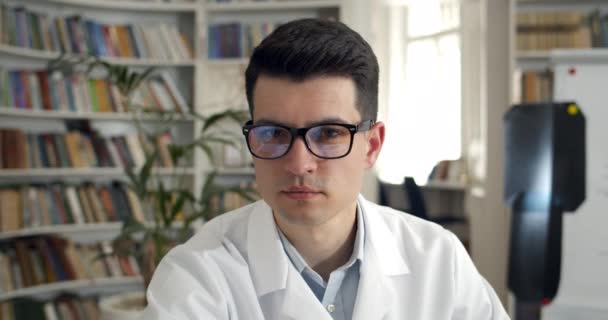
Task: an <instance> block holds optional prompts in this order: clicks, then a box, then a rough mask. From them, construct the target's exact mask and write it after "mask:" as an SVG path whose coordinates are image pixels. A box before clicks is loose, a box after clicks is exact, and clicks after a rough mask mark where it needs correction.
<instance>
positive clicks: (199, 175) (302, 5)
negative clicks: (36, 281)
mask: <svg viewBox="0 0 608 320" xmlns="http://www.w3.org/2000/svg"><path fill="white" fill-rule="evenodd" d="M0 1H1V2H2V3H6V4H8V5H10V6H17V5H18V6H24V7H25V8H28V9H32V10H34V11H37V12H45V13H48V15H49V17H53V16H55V15H64V16H65V15H72V14H78V15H81V16H83V17H87V18H92V19H94V20H97V21H100V22H102V23H109V24H126V23H134V24H139V23H141V24H142V25H143V24H146V25H150V24H153V23H155V22H157V23H168V24H174V25H177V27H178V29H179V31H180V32H182V33H184V35H185V36H186V38H187V39H188V41H189V42H190V45H191V47H192V48H193V50H194V57H193V59H190V60H180V61H174V60H157V59H135V58H106V57H104V58H102V59H104V60H106V61H108V62H110V63H112V64H119V65H127V66H132V67H134V68H139V69H142V68H144V67H150V66H153V67H156V68H159V69H163V70H168V71H169V72H170V73H171V75H172V76H174V78H176V81H177V83H176V84H177V86H178V88H179V89H180V90H181V91H182V94H183V95H184V96H185V97H186V100H187V102H188V104H189V105H191V106H192V107H193V109H194V110H195V111H196V112H198V113H200V114H209V113H211V112H214V111H220V110H225V109H226V108H240V109H246V108H247V107H246V98H245V91H244V79H243V71H244V68H245V66H246V64H247V63H248V59H247V58H230V59H208V58H207V56H208V55H207V50H208V48H207V46H208V43H207V39H208V30H209V25H210V24H212V23H214V22H217V21H237V22H238V21H252V20H253V21H260V20H262V21H263V20H265V19H269V20H273V19H274V20H276V19H278V18H280V19H282V20H285V19H287V20H290V19H295V18H304V17H313V16H317V17H328V16H330V17H333V18H335V19H338V20H342V17H341V15H342V14H343V9H342V6H343V3H342V1H341V0H283V1H276V0H271V1H264V2H255V1H251V2H240V1H239V2H232V3H213V2H209V1H206V0H205V1H203V0H201V1H193V2H184V3H181V2H162V1H157V2H151V1H146V2H143V1H122V0H20V1H18V0H0ZM60 55H61V53H60V52H48V51H41V50H35V49H28V48H21V47H15V46H10V45H7V44H3V43H0V66H2V67H5V68H8V69H41V68H44V67H45V65H46V64H47V63H48V62H49V61H50V60H53V59H56V58H58V57H59V56H60ZM73 119H87V120H89V121H90V122H91V123H92V124H93V126H94V127H95V128H96V129H98V130H100V128H101V130H106V129H107V130H109V131H111V132H116V131H117V130H118V131H120V130H122V129H124V128H125V127H127V126H128V125H127V124H129V123H131V121H132V120H133V119H132V115H131V114H126V113H93V112H88V113H85V112H70V111H45V110H20V109H16V108H14V107H13V106H0V128H3V127H5V126H4V125H6V124H10V125H9V126H8V127H9V128H11V127H12V128H15V127H17V128H23V129H24V130H25V131H28V128H36V129H37V130H34V131H36V132H39V130H43V129H40V127H43V128H44V127H49V126H50V127H57V125H58V124H61V123H62V122H63V121H66V120H73ZM138 119H140V120H143V121H144V122H146V123H147V124H151V125H153V123H154V121H156V120H155V117H154V116H152V115H150V116H148V115H144V116H141V117H138ZM178 121H179V122H178V125H177V126H176V129H177V130H179V132H180V137H181V138H185V139H186V140H194V139H196V138H197V137H198V132H200V130H201V128H202V124H201V122H200V121H198V120H197V119H194V118H191V117H184V118H181V119H179V120H178ZM49 123H52V125H49ZM216 170H217V172H219V175H220V176H221V177H222V179H224V180H228V181H232V182H235V181H239V180H241V181H242V179H247V180H250V179H252V177H253V175H254V171H253V169H252V168H249V167H247V168H223V167H220V168H216ZM210 171H211V170H210V164H209V163H208V162H207V161H206V157H205V156H204V154H203V153H202V152H201V151H197V152H196V154H195V157H194V161H193V163H192V165H191V166H188V167H185V168H181V167H180V168H156V169H153V174H154V175H158V176H160V177H163V178H171V176H172V175H175V174H176V173H180V174H181V173H185V174H186V175H188V180H189V181H190V183H191V184H192V186H191V187H192V190H193V191H194V193H195V194H196V193H198V192H199V191H200V189H201V188H202V186H203V184H204V181H205V176H206V175H207V174H208V173H209V172H210ZM120 178H126V175H125V173H124V170H123V169H122V168H48V169H19V170H8V169H0V185H1V184H6V183H11V184H14V183H19V184H22V183H35V182H47V181H60V180H66V181H82V182H84V181H90V180H94V181H97V180H114V179H120ZM121 226H122V223H120V222H114V223H98V224H66V225H52V226H43V227H37V228H29V229H23V230H16V231H8V232H0V243H7V242H10V241H11V240H12V239H15V238H21V237H31V236H37V235H49V234H53V235H61V236H64V237H66V238H70V239H72V240H74V241H78V242H93V241H101V240H109V239H112V238H113V237H114V236H116V235H117V234H118V232H119V231H120V229H121ZM142 288H143V286H142V279H141V278H139V277H124V278H108V279H94V280H78V281H68V282H60V283H52V284H45V285H41V286H36V287H29V288H24V289H20V290H16V291H13V292H8V293H2V294H0V301H3V300H9V299H13V298H20V297H34V298H39V299H49V298H51V297H53V296H54V295H56V294H57V293H62V292H73V293H78V294H84V295H88V294H105V293H111V292H121V291H130V290H138V289H142Z"/></svg>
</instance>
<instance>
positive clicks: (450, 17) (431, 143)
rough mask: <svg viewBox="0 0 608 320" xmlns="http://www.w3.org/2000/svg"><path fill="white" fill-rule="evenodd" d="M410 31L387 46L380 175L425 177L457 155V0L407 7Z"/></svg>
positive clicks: (395, 178) (397, 178)
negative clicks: (384, 131)
mask: <svg viewBox="0 0 608 320" xmlns="http://www.w3.org/2000/svg"><path fill="white" fill-rule="evenodd" d="M407 11H408V12H409V14H406V15H403V17H406V18H407V17H408V16H409V17H410V19H408V20H407V22H406V23H401V24H400V25H404V26H405V25H407V30H408V32H407V33H405V32H402V33H401V34H408V35H409V36H404V37H402V38H403V39H402V40H403V43H402V44H401V45H399V44H395V43H392V44H391V45H392V46H395V47H397V48H400V49H398V50H394V48H393V50H392V53H393V54H401V55H402V56H403V57H404V58H403V59H402V60H401V59H391V61H392V62H391V63H390V64H391V70H390V71H389V72H391V73H392V74H391V75H390V76H389V79H390V80H389V81H390V83H389V93H388V95H389V99H388V101H389V107H388V112H387V120H386V122H387V138H386V144H385V146H384V150H383V151H382V154H381V158H380V159H379V162H378V174H379V177H380V179H382V180H384V181H387V182H392V183H401V182H402V181H403V177H404V176H412V177H414V178H415V179H416V181H417V182H418V183H425V182H426V181H427V178H428V175H429V173H430V172H431V170H432V168H433V166H434V165H435V164H437V162H439V161H441V160H456V159H458V158H460V156H461V143H462V142H461V96H460V92H461V85H460V72H461V62H460V61H461V59H460V30H459V29H458V27H459V26H458V24H459V18H458V17H459V14H458V12H459V5H458V3H457V2H454V1H451V2H445V1H439V0H433V1H431V0H426V1H419V2H413V3H412V4H410V5H409V6H408V7H407Z"/></svg>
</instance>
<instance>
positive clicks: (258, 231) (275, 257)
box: [247, 201, 331, 320]
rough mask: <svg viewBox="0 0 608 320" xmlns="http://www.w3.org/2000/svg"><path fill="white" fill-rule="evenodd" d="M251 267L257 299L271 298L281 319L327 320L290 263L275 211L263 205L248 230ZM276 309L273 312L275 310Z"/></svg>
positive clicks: (256, 210) (255, 211)
mask: <svg viewBox="0 0 608 320" xmlns="http://www.w3.org/2000/svg"><path fill="white" fill-rule="evenodd" d="M247 252H248V257H249V267H250V272H251V277H252V279H253V284H254V286H255V290H256V294H257V296H258V299H259V298H260V297H262V296H265V295H269V296H267V297H264V299H266V298H271V300H272V301H273V303H277V304H282V306H279V305H277V306H274V307H275V308H280V309H281V310H282V312H281V313H282V314H281V319H284V318H287V319H289V318H292V319H302V317H305V318H307V319H320V320H323V319H327V320H331V317H330V316H329V313H327V311H325V309H323V305H322V304H321V303H320V302H319V300H318V299H317V298H316V297H315V296H314V294H313V293H312V291H311V290H310V288H309V287H308V285H307V284H306V282H305V281H304V279H302V276H301V275H300V274H299V273H298V272H297V270H296V269H295V268H294V267H293V266H292V265H291V262H289V258H287V255H286V254H285V251H284V250H283V246H282V244H281V240H280V239H279V235H278V232H277V229H276V224H275V223H274V218H273V216H272V210H271V209H270V207H269V206H268V205H267V204H266V203H265V202H264V201H260V202H258V204H257V205H256V207H255V208H254V211H253V212H252V214H251V215H250V218H249V226H248V230H247ZM273 309H274V308H273Z"/></svg>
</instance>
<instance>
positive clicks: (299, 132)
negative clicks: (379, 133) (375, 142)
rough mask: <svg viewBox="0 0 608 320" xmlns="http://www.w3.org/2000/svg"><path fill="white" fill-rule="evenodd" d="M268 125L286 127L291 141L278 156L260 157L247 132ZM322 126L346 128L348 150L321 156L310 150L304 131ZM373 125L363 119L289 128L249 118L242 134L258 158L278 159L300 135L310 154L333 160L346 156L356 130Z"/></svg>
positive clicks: (365, 129)
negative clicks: (254, 122)
mask: <svg viewBox="0 0 608 320" xmlns="http://www.w3.org/2000/svg"><path fill="white" fill-rule="evenodd" d="M268 126H274V127H280V128H283V129H286V130H288V131H289V133H290V134H291V141H290V142H289V146H288V147H287V149H286V150H285V152H284V153H283V154H282V155H280V156H277V157H272V158H265V157H260V156H258V155H256V154H255V153H254V152H253V151H252V150H251V145H250V144H249V132H250V131H251V130H253V129H255V128H257V127H268ZM322 126H341V127H344V128H346V129H348V132H350V144H349V146H348V150H347V151H346V153H344V155H341V156H339V157H322V156H319V155H318V154H316V153H315V152H314V151H312V149H311V148H310V146H309V145H308V141H306V133H307V132H308V131H309V130H310V129H312V128H316V127H322ZM373 126H374V120H363V121H361V122H359V124H349V123H339V122H327V123H321V124H317V125H314V126H312V127H308V128H291V127H288V126H284V125H280V124H275V123H261V124H253V120H249V121H247V122H246V123H245V125H243V135H244V136H245V141H246V142H247V148H248V149H249V152H250V153H251V155H253V156H254V157H256V158H259V159H264V160H274V159H279V158H281V157H283V156H285V155H286V154H288V153H289V150H291V147H292V146H293V142H294V141H295V140H296V138H297V137H302V141H304V145H305V146H306V149H308V151H309V152H310V153H311V154H313V155H314V156H315V157H317V158H321V159H327V160H333V159H340V158H344V157H346V156H347V155H348V154H349V153H350V151H351V149H352V148H353V141H354V140H355V134H356V133H357V132H365V131H369V130H371V128H372V127H373Z"/></svg>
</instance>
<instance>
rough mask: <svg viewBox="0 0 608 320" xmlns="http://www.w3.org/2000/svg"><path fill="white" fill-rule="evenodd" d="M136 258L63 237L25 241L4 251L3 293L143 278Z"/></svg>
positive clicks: (0, 273) (106, 244) (0, 253)
mask: <svg viewBox="0 0 608 320" xmlns="http://www.w3.org/2000/svg"><path fill="white" fill-rule="evenodd" d="M140 274H141V273H140V268H139V265H138V262H137V261H136V259H135V258H134V257H132V256H129V257H119V256H116V255H113V249H112V245H111V244H110V243H109V242H107V241H105V242H100V243H97V244H75V243H73V242H71V241H69V240H66V239H62V238H59V237H50V236H48V237H33V238H21V239H16V240H14V241H11V242H10V243H8V244H6V245H4V247H3V248H2V250H1V251H0V277H1V278H2V281H0V291H1V292H5V293H6V292H11V291H14V290H18V289H22V288H27V287H33V286H38V285H43V284H48V283H56V282H63V281H72V280H87V279H100V278H112V277H132V276H138V275H140Z"/></svg>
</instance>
